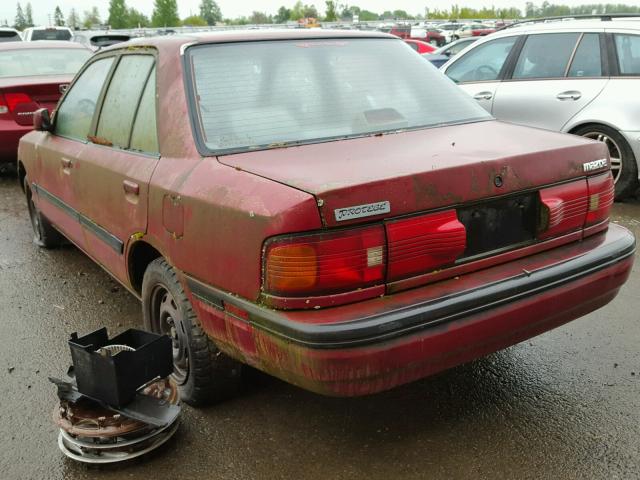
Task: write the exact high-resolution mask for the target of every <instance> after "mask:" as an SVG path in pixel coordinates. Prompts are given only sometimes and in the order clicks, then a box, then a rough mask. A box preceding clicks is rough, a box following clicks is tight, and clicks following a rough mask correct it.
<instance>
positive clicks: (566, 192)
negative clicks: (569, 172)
mask: <svg viewBox="0 0 640 480" xmlns="http://www.w3.org/2000/svg"><path fill="white" fill-rule="evenodd" d="M587 196H588V191H587V181H586V180H584V179H582V180H578V181H576V182H571V183H565V184H562V185H556V186H555V187H549V188H544V189H542V190H540V200H541V203H542V211H541V220H540V228H539V229H540V232H539V233H538V238H539V239H541V240H542V239H546V238H551V237H555V236H558V235H561V234H564V233H569V232H572V231H574V230H580V229H581V228H582V227H583V226H584V221H585V218H586V215H587V202H588V199H587Z"/></svg>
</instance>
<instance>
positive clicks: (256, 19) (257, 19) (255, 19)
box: [248, 10, 272, 25]
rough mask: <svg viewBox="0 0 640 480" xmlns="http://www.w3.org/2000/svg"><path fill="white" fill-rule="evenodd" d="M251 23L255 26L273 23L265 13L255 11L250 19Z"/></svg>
mask: <svg viewBox="0 0 640 480" xmlns="http://www.w3.org/2000/svg"><path fill="white" fill-rule="evenodd" d="M248 20H249V23H251V24H253V25H263V24H265V23H272V19H271V17H269V15H267V14H266V13H264V12H256V11H255V10H254V11H253V13H252V14H251V16H250V17H249V18H248Z"/></svg>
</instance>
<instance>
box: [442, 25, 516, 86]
mask: <svg viewBox="0 0 640 480" xmlns="http://www.w3.org/2000/svg"><path fill="white" fill-rule="evenodd" d="M516 39H517V37H515V36H514V37H505V38H499V39H497V40H493V41H490V42H487V43H483V44H482V45H480V46H478V47H476V48H474V49H473V50H471V51H469V52H467V54H466V55H464V56H463V57H460V59H459V60H458V61H457V62H455V63H454V64H453V65H451V67H450V68H449V69H447V72H446V74H447V76H448V77H449V78H451V79H452V80H453V81H454V82H457V83H460V82H480V81H483V80H497V79H498V75H499V74H500V70H502V66H503V65H504V62H505V61H506V59H507V56H509V52H510V51H511V49H512V48H513V45H514V44H515V43H516Z"/></svg>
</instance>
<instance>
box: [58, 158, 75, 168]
mask: <svg viewBox="0 0 640 480" xmlns="http://www.w3.org/2000/svg"><path fill="white" fill-rule="evenodd" d="M60 163H61V164H62V168H64V169H65V170H69V169H70V168H72V167H73V161H72V160H71V159H70V158H64V157H63V158H62V159H60Z"/></svg>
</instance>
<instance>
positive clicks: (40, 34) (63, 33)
mask: <svg viewBox="0 0 640 480" xmlns="http://www.w3.org/2000/svg"><path fill="white" fill-rule="evenodd" d="M72 38H73V31H72V30H71V29H70V28H68V27H29V28H25V29H24V31H23V32H22V39H23V40H24V41H25V42H33V41H35V40H71V39H72Z"/></svg>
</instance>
